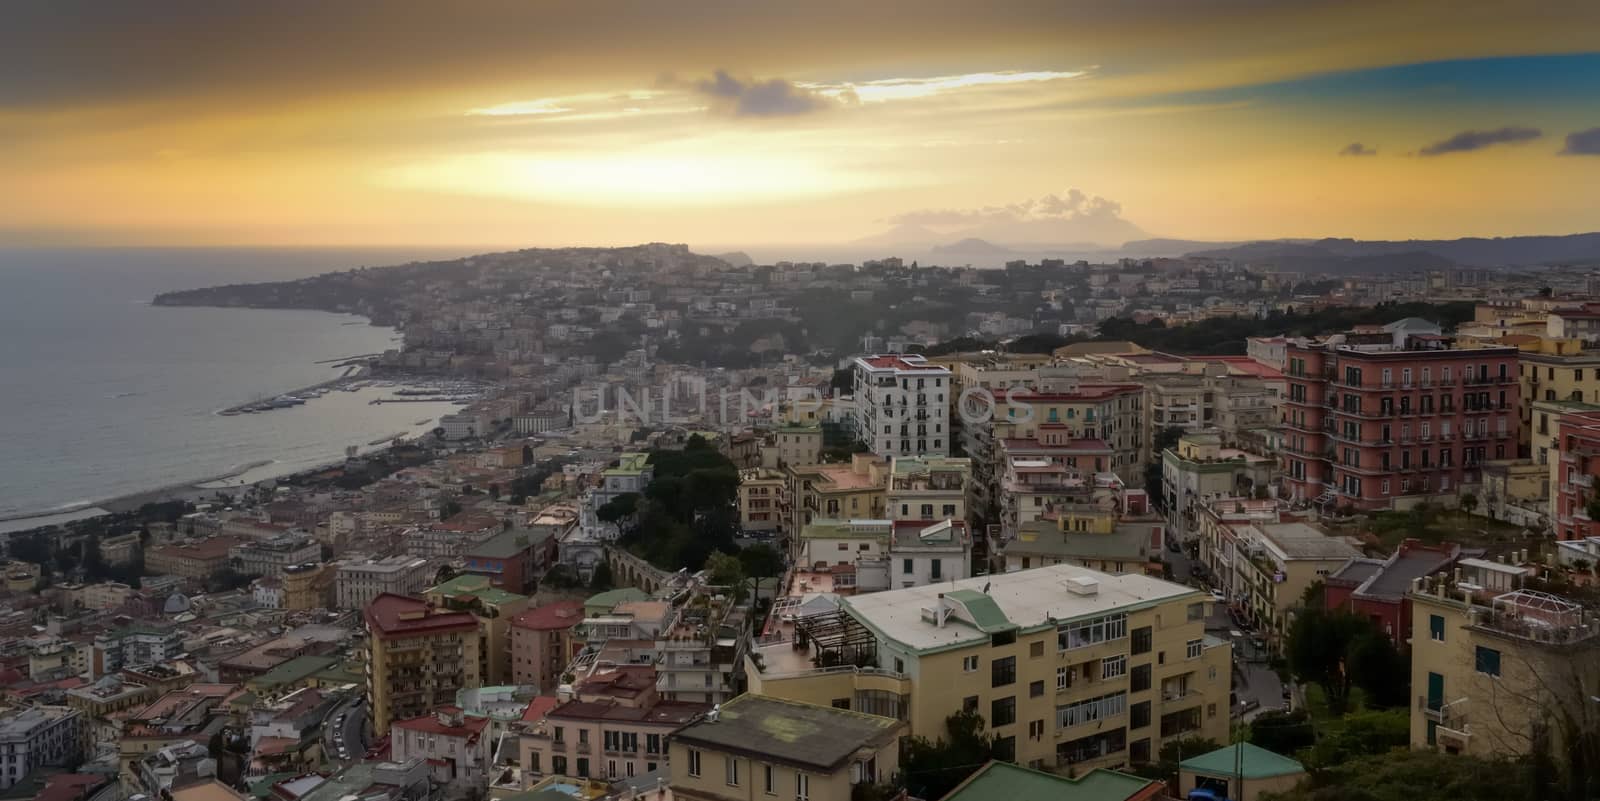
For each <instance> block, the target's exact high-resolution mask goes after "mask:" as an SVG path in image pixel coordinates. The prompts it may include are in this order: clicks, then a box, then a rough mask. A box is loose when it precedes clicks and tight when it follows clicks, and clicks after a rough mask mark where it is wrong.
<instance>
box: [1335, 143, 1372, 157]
mask: <svg viewBox="0 0 1600 801" xmlns="http://www.w3.org/2000/svg"><path fill="white" fill-rule="evenodd" d="M1339 155H1341V156H1376V155H1378V151H1377V149H1376V148H1370V147H1367V146H1366V145H1363V144H1361V143H1360V142H1351V143H1350V144H1348V145H1345V146H1344V148H1343V149H1342V150H1340V151H1339Z"/></svg>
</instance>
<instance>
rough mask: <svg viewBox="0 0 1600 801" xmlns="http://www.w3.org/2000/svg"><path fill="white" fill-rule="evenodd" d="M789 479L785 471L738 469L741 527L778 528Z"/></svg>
mask: <svg viewBox="0 0 1600 801" xmlns="http://www.w3.org/2000/svg"><path fill="white" fill-rule="evenodd" d="M787 484H788V481H787V479H786V478H785V477H784V474H783V471H781V470H774V469H772V468H770V467H752V468H750V469H748V470H742V471H740V472H739V528H740V529H742V530H744V531H774V532H775V531H779V530H780V529H781V528H782V523H783V519H782V515H781V514H779V505H780V503H781V502H782V496H783V492H784V489H785V487H786V486H787Z"/></svg>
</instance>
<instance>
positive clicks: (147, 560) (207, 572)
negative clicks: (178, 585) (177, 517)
mask: <svg viewBox="0 0 1600 801" xmlns="http://www.w3.org/2000/svg"><path fill="white" fill-rule="evenodd" d="M243 544H245V542H244V540H241V539H236V538H233V537H210V538H208V539H204V540H201V541H199V542H196V543H190V544H184V545H163V546H161V547H159V548H151V549H149V550H147V551H145V555H144V564H145V569H146V570H147V571H149V572H151V573H157V574H168V575H173V576H182V577H184V578H186V579H199V580H204V579H206V578H208V577H210V576H211V574H213V573H216V572H217V571H219V570H221V569H223V568H225V567H227V566H228V559H229V558H230V553H231V551H232V550H233V549H234V548H235V547H237V546H240V545H243Z"/></svg>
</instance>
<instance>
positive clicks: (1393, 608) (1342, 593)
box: [1322, 540, 1461, 645]
mask: <svg viewBox="0 0 1600 801" xmlns="http://www.w3.org/2000/svg"><path fill="white" fill-rule="evenodd" d="M1460 558H1461V547H1460V546H1459V545H1452V544H1449V543H1444V544H1440V545H1429V544H1427V543H1423V542H1418V541H1416V540H1406V541H1405V542H1403V543H1401V544H1400V547H1399V548H1396V549H1395V552H1394V553H1393V554H1391V555H1390V556H1389V557H1388V558H1387V559H1369V558H1366V557H1357V558H1354V559H1351V560H1350V561H1349V562H1346V563H1345V565H1344V566H1343V567H1341V568H1339V569H1338V570H1335V571H1333V572H1332V573H1329V574H1328V575H1327V576H1326V577H1324V578H1323V590H1322V600H1323V604H1324V605H1325V606H1326V607H1327V608H1328V609H1344V610H1348V611H1350V612H1352V613H1354V614H1356V615H1359V616H1361V617H1364V618H1367V619H1368V620H1371V621H1373V622H1374V623H1376V624H1377V625H1378V628H1380V629H1382V630H1383V633H1384V634H1387V635H1389V637H1390V638H1392V639H1393V640H1395V643H1396V644H1397V645H1403V644H1405V641H1406V638H1407V637H1408V636H1410V634H1411V600H1410V598H1408V597H1407V593H1408V592H1410V590H1411V585H1412V583H1413V582H1414V581H1415V580H1416V579H1419V578H1423V577H1425V576H1434V575H1438V574H1439V573H1443V572H1445V571H1447V570H1449V569H1450V568H1451V567H1452V566H1453V565H1455V563H1456V560H1458V559H1460Z"/></svg>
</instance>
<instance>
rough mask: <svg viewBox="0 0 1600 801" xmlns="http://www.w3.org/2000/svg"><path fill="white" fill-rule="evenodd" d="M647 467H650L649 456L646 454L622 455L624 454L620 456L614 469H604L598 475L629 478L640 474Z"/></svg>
mask: <svg viewBox="0 0 1600 801" xmlns="http://www.w3.org/2000/svg"><path fill="white" fill-rule="evenodd" d="M649 466H650V454H648V453H624V454H622V457H621V458H620V459H618V460H617V466H616V467H608V468H606V469H604V470H601V471H600V475H603V476H631V475H638V474H640V473H643V472H644V471H645V468H647V467H649Z"/></svg>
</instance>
